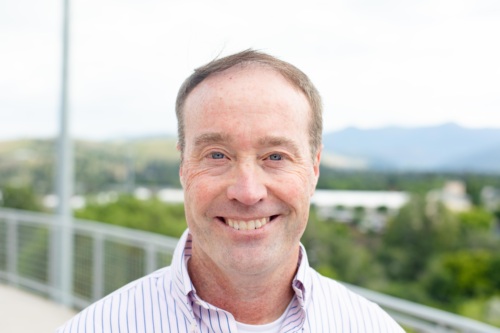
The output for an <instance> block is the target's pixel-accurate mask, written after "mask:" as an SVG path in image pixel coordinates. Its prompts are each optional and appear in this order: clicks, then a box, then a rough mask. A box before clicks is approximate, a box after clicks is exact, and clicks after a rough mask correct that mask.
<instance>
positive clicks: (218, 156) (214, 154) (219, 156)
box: [210, 152, 225, 160]
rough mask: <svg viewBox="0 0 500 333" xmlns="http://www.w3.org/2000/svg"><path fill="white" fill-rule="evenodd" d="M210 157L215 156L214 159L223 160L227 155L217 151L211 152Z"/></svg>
mask: <svg viewBox="0 0 500 333" xmlns="http://www.w3.org/2000/svg"><path fill="white" fill-rule="evenodd" d="M210 157H211V158H213V159H214V160H221V159H223V158H224V157H225V155H224V154H223V153H219V152H215V153H211V154H210Z"/></svg>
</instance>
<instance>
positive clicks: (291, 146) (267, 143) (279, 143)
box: [259, 136, 300, 156]
mask: <svg viewBox="0 0 500 333" xmlns="http://www.w3.org/2000/svg"><path fill="white" fill-rule="evenodd" d="M259 145H260V146H262V147H285V148H287V149H288V150H290V151H291V152H292V153H293V154H294V155H295V156H300V149H299V147H298V146H297V144H296V143H295V142H293V141H292V140H290V139H288V138H285V137H282V136H266V137H264V138H262V139H260V140H259Z"/></svg>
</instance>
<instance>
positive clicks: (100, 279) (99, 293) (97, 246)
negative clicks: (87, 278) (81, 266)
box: [92, 233, 105, 300]
mask: <svg viewBox="0 0 500 333" xmlns="http://www.w3.org/2000/svg"><path fill="white" fill-rule="evenodd" d="M93 238H94V245H93V249H92V268H93V276H92V282H93V283H92V284H93V286H94V287H93V288H92V299H93V300H98V299H99V298H101V297H103V296H104V255H105V254H104V236H103V235H102V234H100V233H94V237H93Z"/></svg>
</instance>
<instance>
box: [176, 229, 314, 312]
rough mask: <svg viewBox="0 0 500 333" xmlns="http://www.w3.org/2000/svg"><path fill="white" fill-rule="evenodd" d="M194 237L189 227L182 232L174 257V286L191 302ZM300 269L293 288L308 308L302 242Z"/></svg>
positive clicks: (308, 279)
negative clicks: (190, 261) (191, 267)
mask: <svg viewBox="0 0 500 333" xmlns="http://www.w3.org/2000/svg"><path fill="white" fill-rule="evenodd" d="M191 245H192V237H191V234H190V233H189V229H186V231H184V233H183V234H182V236H181V238H180V239H179V242H178V243H177V246H176V248H175V251H174V255H173V257H172V269H173V273H174V274H173V276H174V281H173V283H174V286H175V289H176V292H177V295H178V297H180V298H181V300H182V301H183V302H186V303H190V298H191V297H192V296H193V295H194V294H195V289H194V286H193V283H192V282H191V278H190V277H189V273H188V266H187V262H188V261H189V259H190V258H191V250H192V246H191ZM299 251H300V252H299V261H298V263H297V265H298V269H297V273H296V274H295V277H294V279H293V281H292V288H293V290H294V292H295V295H296V296H297V300H298V301H299V304H300V306H301V307H302V308H307V305H308V304H309V302H310V299H311V297H310V296H311V294H312V279H311V270H310V269H309V261H308V259H307V254H306V250H305V248H304V246H303V245H302V244H300V249H299Z"/></svg>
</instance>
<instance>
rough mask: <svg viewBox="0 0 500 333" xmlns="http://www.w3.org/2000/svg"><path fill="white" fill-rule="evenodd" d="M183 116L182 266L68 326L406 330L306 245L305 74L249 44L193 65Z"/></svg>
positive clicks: (313, 103)
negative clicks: (325, 271) (310, 255)
mask: <svg viewBox="0 0 500 333" xmlns="http://www.w3.org/2000/svg"><path fill="white" fill-rule="evenodd" d="M176 113H177V118H178V132H179V133H178V134H179V142H178V148H179V151H180V154H181V166H180V172H179V173H180V179H181V183H182V186H183V189H184V196H185V211H186V221H187V224H188V230H187V231H186V232H185V233H184V235H183V236H182V238H181V239H180V241H179V244H178V246H177V248H176V250H175V254H174V258H173V261H172V265H171V266H169V267H166V268H163V269H161V270H159V271H157V272H155V273H152V274H150V275H148V276H146V277H144V278H142V279H140V280H138V281H135V282H132V283H131V284H129V285H127V286H125V287H123V288H121V289H120V290H118V291H116V292H114V293H112V294H111V295H109V296H107V297H106V298H104V299H103V300H101V301H99V302H97V303H95V304H93V305H92V306H90V307H89V308H87V309H85V310H84V311H83V312H82V313H80V314H79V315H78V316H77V317H75V318H74V319H72V320H71V321H70V322H68V323H67V324H66V325H65V326H63V327H62V328H60V330H59V332H61V333H69V332H380V333H382V332H383V333H387V332H403V330H402V329H401V328H400V327H399V326H398V325H397V324H396V323H395V322H394V321H393V320H392V319H391V318H390V317H389V316H388V315H387V314H386V313H385V312H384V311H382V310H381V309H380V308H379V307H378V306H377V305H375V304H373V303H371V302H369V301H367V300H365V299H363V298H362V297H360V296H358V295H356V294H354V293H352V292H350V291H348V290H347V289H346V288H345V287H343V286H342V285H340V284H339V283H337V282H335V281H333V280H330V279H327V278H325V277H322V276H320V275H319V274H318V273H317V272H316V271H314V270H313V269H312V268H310V267H309V265H308V261H307V256H306V252H305V250H304V248H303V247H302V246H301V245H300V238H301V236H302V234H303V232H304V229H305V227H306V224H307V220H308V216H309V204H310V197H311V195H312V194H313V192H314V190H315V187H316V183H317V180H318V176H319V163H320V157H321V149H322V144H321V130H322V120H321V119H322V118H321V117H322V116H321V99H320V96H319V94H318V92H317V91H316V88H315V87H314V86H313V84H312V83H311V82H310V81H309V79H308V77H307V76H306V75H305V74H303V73H302V72H301V71H300V70H298V69H297V68H295V67H294V66H292V65H290V64H288V63H285V62H283V61H281V60H278V59H276V58H274V57H271V56H269V55H266V54H263V53H260V52H256V51H252V50H248V51H244V52H241V53H238V54H235V55H232V56H228V57H225V58H222V59H218V60H215V61H213V62H210V63H209V64H207V65H205V66H203V67H201V68H198V69H197V70H195V72H194V73H193V74H192V75H191V76H190V77H189V78H188V79H187V80H186V81H185V82H184V84H183V86H182V87H181V89H180V91H179V94H178V97H177V104H176Z"/></svg>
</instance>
